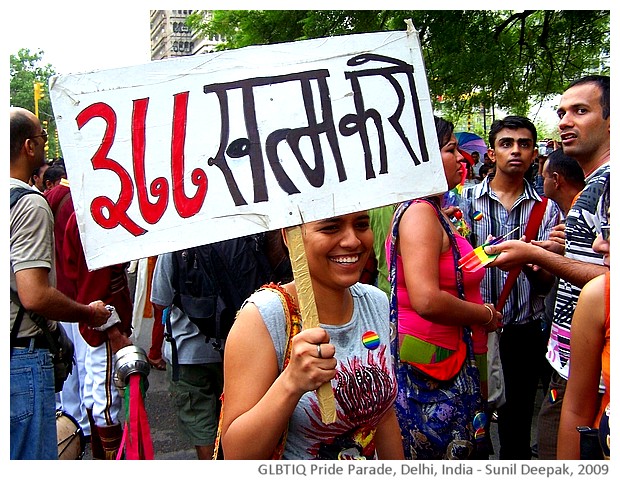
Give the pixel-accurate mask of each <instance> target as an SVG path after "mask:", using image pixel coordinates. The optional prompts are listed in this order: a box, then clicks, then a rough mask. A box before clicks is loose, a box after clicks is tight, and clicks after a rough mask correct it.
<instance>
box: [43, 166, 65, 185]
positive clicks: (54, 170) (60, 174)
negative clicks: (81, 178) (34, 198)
mask: <svg viewBox="0 0 620 480" xmlns="http://www.w3.org/2000/svg"><path fill="white" fill-rule="evenodd" d="M61 178H67V171H66V170H65V167H63V166H62V165H50V166H49V168H48V169H47V170H45V173H44V174H43V184H44V185H45V184H47V181H48V180H49V181H50V182H52V183H56V182H57V181H58V180H60V179H61Z"/></svg>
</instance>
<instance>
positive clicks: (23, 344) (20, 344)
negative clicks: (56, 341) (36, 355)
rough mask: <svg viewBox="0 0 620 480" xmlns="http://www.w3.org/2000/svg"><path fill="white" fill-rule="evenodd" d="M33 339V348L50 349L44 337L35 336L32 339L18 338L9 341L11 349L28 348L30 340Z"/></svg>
mask: <svg viewBox="0 0 620 480" xmlns="http://www.w3.org/2000/svg"><path fill="white" fill-rule="evenodd" d="M33 338H34V348H47V349H49V348H50V345H49V343H48V341H47V338H45V336H44V335H36V336H34V337H20V338H16V339H14V340H11V348H28V347H30V340H31V339H33Z"/></svg>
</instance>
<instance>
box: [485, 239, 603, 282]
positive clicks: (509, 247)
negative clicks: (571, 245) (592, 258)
mask: <svg viewBox="0 0 620 480" xmlns="http://www.w3.org/2000/svg"><path fill="white" fill-rule="evenodd" d="M485 251H486V252H487V254H496V253H501V255H499V256H498V257H497V258H496V259H495V260H494V261H493V263H491V264H489V266H490V267H498V268H501V269H502V270H510V269H512V268H513V267H517V266H521V265H525V264H528V263H530V264H533V265H538V266H539V267H541V268H543V269H545V270H546V271H547V272H549V273H551V274H553V275H555V276H557V277H560V278H563V279H564V280H566V281H568V282H570V283H572V284H573V285H575V286H577V287H580V288H581V287H583V286H584V285H585V284H586V283H588V282H589V281H590V280H592V279H593V278H594V277H597V276H598V275H602V274H603V273H606V272H607V270H608V268H607V267H606V266H604V265H596V264H593V263H587V262H581V261H579V260H573V259H570V258H567V257H564V256H562V255H558V254H557V253H554V252H551V251H548V250H545V249H544V248H542V247H539V246H536V245H532V244H531V243H526V242H522V241H520V240H508V241H506V242H503V243H500V244H497V245H490V246H487V247H485Z"/></svg>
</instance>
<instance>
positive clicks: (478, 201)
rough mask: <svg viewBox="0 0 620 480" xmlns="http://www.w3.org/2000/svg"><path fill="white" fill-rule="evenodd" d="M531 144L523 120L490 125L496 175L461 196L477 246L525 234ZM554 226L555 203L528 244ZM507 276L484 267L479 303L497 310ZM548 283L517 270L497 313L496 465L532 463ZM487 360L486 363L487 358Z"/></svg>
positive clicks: (532, 198)
mask: <svg viewBox="0 0 620 480" xmlns="http://www.w3.org/2000/svg"><path fill="white" fill-rule="evenodd" d="M536 138H537V132H536V127H535V126H534V124H532V122H531V121H530V120H528V119H527V118H525V117H520V116H508V117H506V118H504V119H503V120H496V121H495V122H493V124H492V125H491V130H490V132H489V157H490V158H491V161H492V162H493V163H494V164H495V176H494V177H493V178H492V179H489V178H488V177H487V178H485V179H484V180H483V181H482V182H481V183H480V184H478V185H475V186H473V187H469V188H465V189H464V190H463V198H464V199H465V200H466V201H468V202H470V209H471V211H470V212H469V213H466V215H468V217H469V218H470V225H471V229H472V232H473V233H474V234H475V238H476V242H477V243H478V244H482V243H484V242H485V241H486V240H487V238H488V237H489V236H493V237H499V236H501V235H504V234H507V233H509V232H510V231H511V230H513V229H514V228H515V227H518V228H519V230H518V231H517V232H516V233H513V234H512V235H511V237H510V238H520V237H521V236H522V235H524V233H525V227H526V225H527V223H528V220H529V218H530V215H531V212H532V210H533V209H534V206H535V205H536V204H540V203H541V202H542V199H541V198H540V196H539V195H538V193H536V191H535V190H534V188H533V186H532V185H531V184H530V183H529V182H528V181H527V180H526V179H525V175H526V173H527V172H528V170H529V169H530V167H531V166H532V163H533V162H534V160H535V159H536V157H537V154H538V151H537V148H536ZM541 208H542V207H541ZM474 211H476V212H480V213H481V215H478V216H477V217H478V218H476V219H474V218H473V216H472V215H471V212H474ZM480 217H481V218H480ZM558 220H559V210H558V207H557V205H555V204H554V203H553V202H548V204H547V205H546V207H545V210H544V213H543V217H542V221H541V225H540V227H539V228H538V229H537V232H536V236H535V238H537V239H539V240H546V239H547V238H548V237H549V233H550V231H551V229H552V227H553V226H555V225H556V224H557V223H558ZM506 277H507V274H506V272H503V271H501V270H499V269H495V268H488V269H487V271H486V273H485V277H484V279H483V281H482V286H481V289H482V297H483V299H484V301H485V302H488V303H493V304H497V302H498V299H499V297H500V293H501V292H502V289H503V287H504V284H505V282H506ZM552 281H553V278H552V277H551V276H550V275H548V274H546V272H544V271H542V270H539V271H533V270H532V269H528V268H524V271H523V272H521V273H520V274H519V276H518V278H517V280H516V282H515V284H514V286H513V287H512V289H511V290H510V294H509V296H508V299H507V301H506V304H505V307H504V308H503V310H502V313H503V315H504V317H503V321H502V324H503V332H502V333H501V335H500V336H499V356H500V358H501V364H502V371H503V376H504V385H505V398H506V401H505V403H504V405H502V406H500V408H499V409H498V413H499V418H498V432H499V440H500V452H499V458H500V459H502V460H508V459H513V460H529V459H530V458H531V449H530V435H531V423H532V417H533V415H534V404H535V400H536V390H537V387H538V379H539V370H540V364H541V361H542V360H543V359H544V348H543V347H544V339H543V337H542V330H541V321H542V319H543V318H544V303H543V298H542V294H543V293H546V292H547V291H548V289H549V288H550V287H551V284H552ZM493 335H494V334H493ZM490 338H491V337H490ZM491 353H492V352H491ZM489 359H490V363H491V361H492V357H491V355H490V356H489ZM491 366H493V365H492V364H491Z"/></svg>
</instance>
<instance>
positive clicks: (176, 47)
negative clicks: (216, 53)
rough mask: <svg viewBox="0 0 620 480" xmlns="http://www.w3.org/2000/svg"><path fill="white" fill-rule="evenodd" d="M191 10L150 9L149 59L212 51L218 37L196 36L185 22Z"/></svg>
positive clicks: (218, 40)
mask: <svg viewBox="0 0 620 480" xmlns="http://www.w3.org/2000/svg"><path fill="white" fill-rule="evenodd" d="M192 12H193V10H151V60H162V59H164V58H174V57H183V56H186V55H199V54H201V53H207V52H211V51H213V49H214V48H215V45H217V44H218V43H220V39H219V38H212V39H209V38H198V37H197V36H196V35H195V34H194V32H192V31H191V30H190V28H189V27H188V26H187V25H186V24H185V20H186V19H187V17H188V16H189V14H190V13H192Z"/></svg>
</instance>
